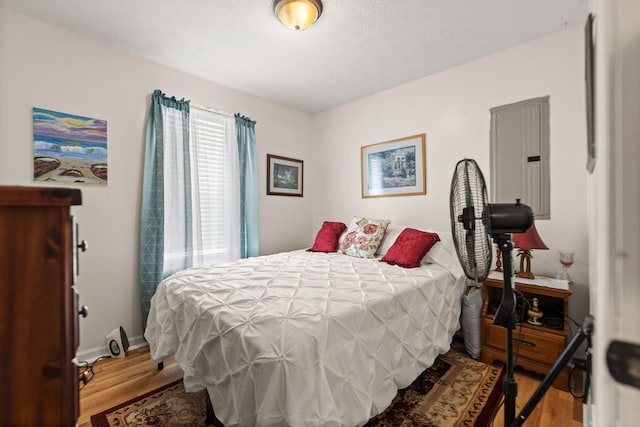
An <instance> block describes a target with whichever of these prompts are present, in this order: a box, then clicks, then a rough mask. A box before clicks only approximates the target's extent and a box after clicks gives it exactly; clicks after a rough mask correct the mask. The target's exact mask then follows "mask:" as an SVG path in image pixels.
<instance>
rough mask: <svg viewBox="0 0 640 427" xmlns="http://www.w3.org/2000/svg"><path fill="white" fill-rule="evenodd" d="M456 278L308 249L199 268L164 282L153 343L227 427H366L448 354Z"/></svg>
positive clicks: (457, 298) (153, 319)
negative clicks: (204, 396)
mask: <svg viewBox="0 0 640 427" xmlns="http://www.w3.org/2000/svg"><path fill="white" fill-rule="evenodd" d="M450 270H451V269H450V268H447V267H445V266H442V265H438V264H427V265H422V266H421V267H419V268H414V269H405V268H402V267H398V266H393V265H388V264H386V263H384V262H379V261H378V260H377V259H364V258H356V257H350V256H346V255H340V254H335V253H333V254H326V253H320V252H306V251H302V250H301V251H293V252H284V253H279V254H274V255H269V256H261V257H255V258H249V259H245V260H241V261H238V262H236V263H231V264H224V265H218V266H212V267H198V268H191V269H187V270H184V271H181V272H179V273H176V274H174V275H173V276H171V277H169V278H168V279H166V280H164V281H163V282H162V283H161V284H160V285H159V287H158V289H157V292H156V294H155V296H154V297H153V299H152V301H151V311H150V314H149V320H148V324H147V329H146V331H145V338H146V339H147V341H148V342H149V345H150V349H151V357H152V359H153V360H154V361H156V362H160V361H162V360H164V359H165V358H166V357H168V356H170V355H171V354H175V356H176V360H177V362H178V364H179V365H180V367H181V368H182V369H183V370H184V384H185V388H186V389H187V391H198V390H201V389H203V388H205V387H206V388H207V389H208V391H209V395H210V397H211V400H212V403H213V407H214V410H215V413H216V416H217V417H218V419H220V421H222V422H223V423H224V425H225V426H227V427H233V426H246V427H248V426H265V427H266V426H361V425H363V424H365V423H366V422H367V420H369V419H370V418H371V417H373V416H374V415H376V414H378V413H380V412H382V411H383V410H384V409H385V408H386V407H387V406H388V405H389V404H390V403H391V400H392V399H393V397H394V396H395V395H396V393H397V390H398V389H399V388H404V387H406V386H408V385H409V384H410V383H411V382H412V381H413V380H414V379H415V378H417V376H418V375H419V374H420V373H421V372H422V371H423V370H424V369H426V368H427V367H429V366H430V365H431V364H432V363H433V361H434V359H435V358H436V357H437V356H438V354H441V353H445V352H446V351H447V350H448V349H449V346H450V343H451V339H452V336H453V334H454V332H455V331H456V330H457V329H458V327H459V323H458V320H459V317H460V310H461V296H462V294H463V292H464V288H465V283H464V278H463V276H462V275H460V274H459V272H457V271H450Z"/></svg>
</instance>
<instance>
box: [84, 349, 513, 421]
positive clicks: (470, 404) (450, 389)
mask: <svg viewBox="0 0 640 427" xmlns="http://www.w3.org/2000/svg"><path fill="white" fill-rule="evenodd" d="M503 375H504V373H503V368H502V366H501V365H495V366H491V365H487V364H485V363H482V362H478V361H475V360H473V359H471V358H470V357H469V356H467V355H466V354H464V353H463V352H462V351H459V350H456V349H451V350H450V351H449V352H448V353H447V354H444V355H441V356H439V357H438V358H437V359H436V361H435V363H434V364H433V366H431V367H430V368H429V369H427V371H426V373H425V390H426V394H424V395H423V394H420V380H419V379H418V380H416V381H415V382H414V383H413V384H411V385H410V386H409V387H407V388H406V389H403V390H400V391H399V392H398V395H397V396H396V397H395V399H394V400H393V402H392V403H391V405H390V406H389V407H388V408H387V409H386V410H385V411H384V412H383V413H381V414H379V415H377V416H376V417H374V418H373V419H371V420H370V421H369V422H368V423H367V424H366V425H365V427H454V426H469V427H481V426H487V425H489V424H490V421H491V418H492V417H493V415H494V413H495V412H496V410H497V409H498V406H499V404H500V401H501V398H502V377H503ZM206 398H207V397H206V392H205V391H204V390H203V391H201V392H199V393H186V392H185V391H184V387H183V386H182V381H181V380H179V381H176V382H174V383H172V384H168V385H166V386H163V387H161V388H159V389H157V390H154V391H152V392H150V393H147V394H145V395H143V396H139V397H137V398H135V399H133V400H130V401H128V402H125V403H122V404H120V405H118V406H116V407H114V408H111V409H109V410H107V411H104V412H102V413H100V414H97V415H93V416H91V425H92V426H93V427H116V426H118V427H134V426H172V427H178V426H181V427H186V426H193V427H196V426H204V425H205V422H204V420H205V413H206ZM216 421H217V420H216ZM214 425H215V426H222V424H220V423H218V422H216V423H215V424H214Z"/></svg>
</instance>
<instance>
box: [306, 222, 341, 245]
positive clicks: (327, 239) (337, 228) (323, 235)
mask: <svg viewBox="0 0 640 427" xmlns="http://www.w3.org/2000/svg"><path fill="white" fill-rule="evenodd" d="M346 228H347V226H346V225H345V224H344V223H342V222H329V221H325V222H323V223H322V228H321V229H320V231H318V234H317V235H316V241H315V242H314V243H313V246H312V247H311V248H309V249H307V250H308V251H311V252H336V251H337V250H338V239H340V235H342V232H343V231H344V230H345V229H346Z"/></svg>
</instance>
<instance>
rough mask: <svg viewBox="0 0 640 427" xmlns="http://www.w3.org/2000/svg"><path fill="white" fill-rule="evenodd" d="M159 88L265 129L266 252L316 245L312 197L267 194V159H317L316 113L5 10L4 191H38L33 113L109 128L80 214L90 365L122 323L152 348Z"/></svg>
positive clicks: (0, 160) (84, 346) (0, 171)
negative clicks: (151, 113) (151, 215)
mask: <svg viewBox="0 0 640 427" xmlns="http://www.w3.org/2000/svg"><path fill="white" fill-rule="evenodd" d="M154 89H161V90H162V91H164V92H165V93H167V94H168V95H170V96H176V97H178V98H181V97H185V98H186V99H190V100H191V101H192V102H194V103H196V104H201V105H206V106H209V107H212V108H216V109H220V110H224V111H228V112H231V113H235V112H240V113H242V114H245V115H247V116H249V117H251V118H252V119H254V120H256V121H257V125H256V136H257V148H258V166H259V174H260V179H261V181H260V188H259V190H260V243H261V252H262V253H272V252H277V251H281V250H291V249H297V248H300V247H303V246H305V245H307V244H309V242H308V241H309V239H310V238H309V232H308V230H309V229H310V228H311V198H310V197H309V196H308V195H306V196H305V197H303V198H299V197H281V196H266V178H265V175H266V154H267V153H271V154H277V155H282V156H286V157H293V158H297V159H302V160H304V161H305V163H307V162H309V161H310V160H311V148H310V144H309V143H308V142H307V139H306V138H304V137H302V138H301V135H302V136H307V135H309V134H311V133H312V132H311V130H310V126H311V120H310V117H309V116H308V115H307V114H305V113H301V112H299V111H296V110H292V109H290V108H286V107H283V106H281V105H277V104H274V103H271V102H267V101H265V100H262V99H259V98H256V97H254V96H250V95H247V94H244V93H242V92H238V91H235V90H231V89H227V88H225V87H222V86H220V85H216V84H213V83H211V82H207V81H205V80H202V79H199V78H196V77H193V76H190V75H187V74H185V73H182V72H179V71H176V70H173V69H170V68H167V67H164V66H161V65H159V64H156V63H153V62H150V61H147V60H143V59H140V58H137V57H133V56H130V55H127V54H123V53H121V52H118V51H115V50H113V49H112V48H110V47H108V46H106V45H104V44H102V43H99V42H96V41H93V40H90V39H87V38H83V37H81V36H78V35H76V34H72V33H69V32H67V31H63V30H60V29H57V28H55V27H52V26H49V25H46V24H44V23H42V22H39V21H35V20H33V19H31V18H28V17H25V16H22V15H19V14H15V13H13V12H10V11H7V10H5V9H2V8H0V185H33V184H34V182H33V178H32V176H33V148H32V147H33V131H32V126H33V124H32V110H31V109H32V107H41V108H46V109H51V110H55V111H61V112H65V113H70V114H77V115H82V116H88V117H93V118H98V119H103V120H106V121H107V126H108V163H109V181H108V186H107V187H88V186H86V187H79V188H81V190H82V196H83V205H82V206H81V207H77V208H74V213H75V214H76V216H77V218H78V219H79V222H80V231H81V237H82V238H84V239H86V240H88V241H89V245H90V249H89V251H88V252H86V253H85V254H83V256H82V260H81V265H80V267H81V276H80V281H79V285H78V290H79V292H80V294H81V304H85V305H87V306H88V307H89V316H88V317H87V318H86V319H82V320H81V322H80V330H81V337H80V343H81V344H80V351H79V356H80V358H83V357H85V358H89V357H92V356H93V355H95V354H101V353H103V352H104V351H106V348H105V347H104V339H105V336H106V334H107V333H108V332H109V331H111V330H112V329H113V328H115V327H117V326H120V325H122V326H124V328H125V330H126V331H127V333H128V335H129V338H130V341H132V342H134V343H141V342H142V326H141V322H140V309H139V297H138V268H137V262H138V233H139V227H138V222H139V206H140V202H139V199H140V188H141V176H142V156H143V153H144V135H145V129H146V116H147V111H148V104H149V96H150V94H151V93H152V92H153V90H154ZM309 182H310V179H308V180H307V182H306V183H305V184H308V183H309ZM43 286H46V284H43ZM43 333H46V331H43Z"/></svg>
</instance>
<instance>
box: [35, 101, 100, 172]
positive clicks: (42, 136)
mask: <svg viewBox="0 0 640 427" xmlns="http://www.w3.org/2000/svg"><path fill="white" fill-rule="evenodd" d="M107 171H108V169H107V122H106V120H99V119H92V118H89V117H83V116H76V115H73V114H67V113H60V112H57V111H51V110H45V109H42V108H34V109H33V179H34V181H36V182H48V183H66V184H86V185H107Z"/></svg>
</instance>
